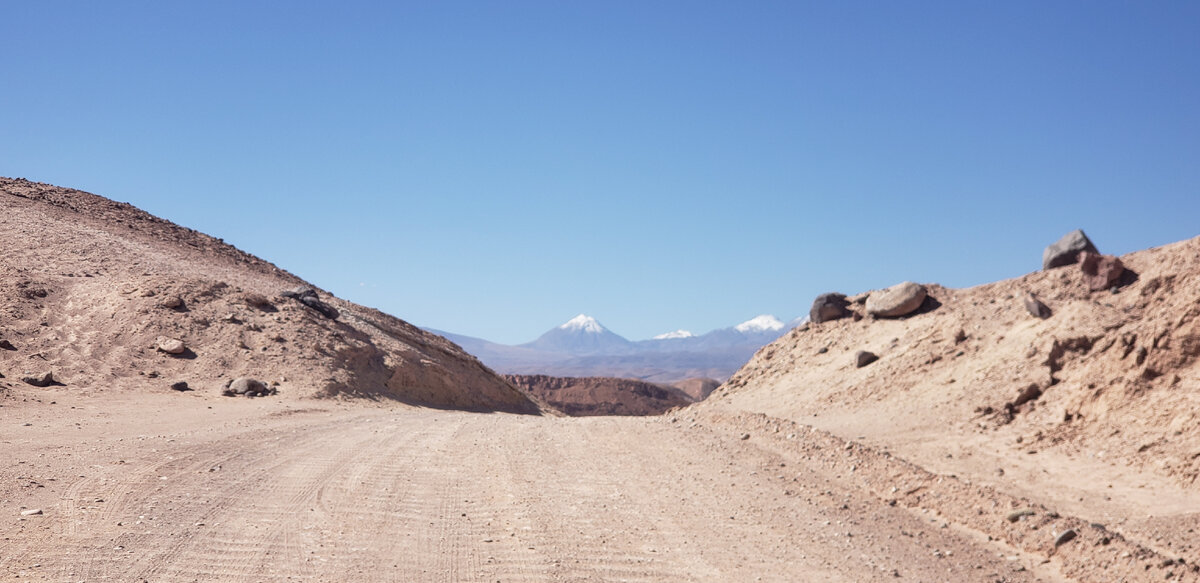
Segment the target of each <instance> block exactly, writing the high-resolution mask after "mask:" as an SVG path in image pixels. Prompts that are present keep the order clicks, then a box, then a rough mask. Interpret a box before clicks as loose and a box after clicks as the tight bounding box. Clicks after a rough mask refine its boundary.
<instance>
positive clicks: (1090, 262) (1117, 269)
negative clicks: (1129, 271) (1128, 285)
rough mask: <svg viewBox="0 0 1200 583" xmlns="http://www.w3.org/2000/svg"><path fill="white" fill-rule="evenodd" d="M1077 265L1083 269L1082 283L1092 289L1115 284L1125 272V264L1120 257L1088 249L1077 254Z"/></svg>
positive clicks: (1104, 287)
mask: <svg viewBox="0 0 1200 583" xmlns="http://www.w3.org/2000/svg"><path fill="white" fill-rule="evenodd" d="M1079 267H1080V269H1082V270H1083V281H1084V283H1086V284H1087V286H1088V289H1090V290H1092V291H1097V290H1102V289H1108V288H1110V287H1113V286H1116V285H1117V284H1119V283H1120V281H1121V276H1122V275H1124V274H1125V265H1124V264H1123V263H1121V260H1120V259H1118V258H1116V257H1113V256H1112V255H1101V254H1099V253H1092V252H1089V251H1084V252H1083V253H1080V254H1079Z"/></svg>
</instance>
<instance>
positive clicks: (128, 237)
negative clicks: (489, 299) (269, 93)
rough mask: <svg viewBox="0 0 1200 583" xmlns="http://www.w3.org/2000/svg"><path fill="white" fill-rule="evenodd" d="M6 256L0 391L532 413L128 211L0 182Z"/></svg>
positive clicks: (436, 346) (261, 267) (448, 354)
mask: <svg viewBox="0 0 1200 583" xmlns="http://www.w3.org/2000/svg"><path fill="white" fill-rule="evenodd" d="M0 248H3V249H4V255H5V257H4V262H3V264H0V318H2V320H0V325H2V327H0V340H3V341H4V343H3V344H0V347H3V349H0V373H2V374H3V375H4V378H0V388H2V387H6V386H12V385H13V384H14V383H18V382H22V381H21V380H20V379H21V378H22V377H38V379H36V380H38V381H50V382H55V383H61V384H65V385H66V386H68V387H70V388H72V389H76V390H79V391H115V390H154V391H166V390H169V388H168V387H170V386H171V385H173V384H175V383H179V382H184V383H186V385H187V388H189V389H194V390H201V391H219V390H221V389H222V388H223V387H224V386H225V385H226V384H227V383H228V382H229V381H230V380H231V379H233V378H236V377H253V378H256V379H259V380H261V381H263V382H264V383H266V384H267V385H268V386H271V387H273V388H275V389H276V390H277V391H278V392H279V393H280V394H281V395H284V396H285V397H286V396H289V395H290V396H297V397H307V396H358V397H366V398H371V399H380V398H383V399H395V400H398V401H402V402H406V403H411V404H418V405H426V406H433V407H446V408H462V409H471V410H488V411H492V410H497V411H512V412H524V413H536V412H537V411H538V406H537V405H535V404H534V402H533V401H531V400H530V398H529V397H528V396H527V395H525V394H524V393H522V392H521V391H520V390H518V389H516V388H515V387H513V386H511V385H510V384H508V383H507V382H505V381H504V380H503V379H501V378H499V377H498V376H496V375H495V374H494V373H492V372H491V371H490V370H488V369H487V368H486V367H484V366H483V365H482V364H481V363H480V362H479V361H478V360H476V359H475V358H474V357H472V356H470V355H468V354H466V353H465V352H463V351H462V350H461V349H460V348H459V347H458V346H456V345H454V344H453V343H451V342H449V341H447V340H446V339H444V338H441V337H439V336H437V335H434V334H431V333H428V332H425V331H423V330H420V329H418V328H416V327H414V326H411V325H409V324H408V323H406V322H404V321H402V320H399V319H397V318H394V317H392V316H389V315H387V314H384V313H382V312H379V311H377V310H373V309H370V308H365V307H363V306H359V305H356V304H352V303H349V302H346V301H343V300H340V299H338V298H335V297H332V296H330V295H329V294H327V293H325V292H321V291H319V290H316V291H317V294H316V296H315V298H316V301H315V302H313V301H309V303H308V304H306V303H303V302H302V301H299V300H298V299H296V298H290V297H285V296H282V295H280V294H281V293H282V292H285V291H286V290H289V289H292V288H297V287H311V286H310V285H309V284H307V283H305V282H304V281H302V280H300V279H299V278H297V277H296V276H294V275H292V274H290V273H287V272H285V271H283V270H281V269H279V268H277V267H275V266H274V265H272V264H270V263H268V262H266V261H263V260H261V259H259V258H257V257H254V256H252V255H249V254H247V253H244V252H242V251H239V250H238V249H236V248H234V247H232V246H230V245H227V244H225V243H223V242H222V241H220V240H218V239H214V238H212V237H209V236H207V235H204V234H202V233H198V232H196V231H194V230H191V229H187V228H183V227H180V226H177V225H175V224H172V223H170V222H168V221H165V220H163V219H160V218H157V217H154V216H152V215H149V214H147V213H145V212H143V211H140V210H138V209H136V208H134V207H132V206H130V205H128V204H124V203H118V202H113V201H111V200H108V199H105V198H103V197H100V196H96V195H93V194H89V193H85V192H81V191H78V190H71V189H67V188H60V187H55V186H51V185H47V184H41V183H36V182H29V181H26V180H23V179H7V178H0ZM314 308H326V312H325V313H322V311H321V310H320V309H314ZM327 308H332V309H331V310H329V309H327ZM331 315H333V316H336V317H334V318H331V317H329V316H331ZM175 341H179V343H176V342H175ZM172 344H175V346H171V345H172ZM179 344H182V346H180V345H179ZM27 373H28V374H27ZM46 373H50V374H51V375H52V377H51V379H45V378H44V375H45V374H46ZM30 380H35V379H32V378H31V379H30ZM39 384H40V383H39ZM176 388H177V389H182V388H184V387H183V386H182V385H176Z"/></svg>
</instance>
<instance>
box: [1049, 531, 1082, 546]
mask: <svg viewBox="0 0 1200 583" xmlns="http://www.w3.org/2000/svg"><path fill="white" fill-rule="evenodd" d="M1078 535H1079V533H1077V532H1075V529H1073V528H1069V529H1067V530H1066V532H1063V533H1062V534H1060V535H1058V536H1057V537H1056V538H1055V539H1054V546H1056V547H1057V546H1061V545H1063V544H1066V543H1068V542H1071V541H1072V540H1074V539H1075V537H1076V536H1078Z"/></svg>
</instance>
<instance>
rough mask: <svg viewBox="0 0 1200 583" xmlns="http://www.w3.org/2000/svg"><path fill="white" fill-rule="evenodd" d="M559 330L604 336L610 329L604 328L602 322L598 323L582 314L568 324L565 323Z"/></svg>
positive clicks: (567, 322) (568, 321)
mask: <svg viewBox="0 0 1200 583" xmlns="http://www.w3.org/2000/svg"><path fill="white" fill-rule="evenodd" d="M558 329H559V330H579V331H582V332H588V333H591V334H602V333H604V332H607V331H608V329H607V328H605V327H604V326H601V325H600V322H597V321H596V319H595V318H593V317H591V316H588V315H586V314H580V315H578V316H575V317H574V318H571V319H570V320H567V321H566V323H564V324H563V325H562V326H559V327H558Z"/></svg>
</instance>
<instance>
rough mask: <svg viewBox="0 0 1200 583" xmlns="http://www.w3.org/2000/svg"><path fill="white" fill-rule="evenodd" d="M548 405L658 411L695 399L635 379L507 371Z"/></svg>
mask: <svg viewBox="0 0 1200 583" xmlns="http://www.w3.org/2000/svg"><path fill="white" fill-rule="evenodd" d="M504 378H505V379H507V380H508V381H509V382H511V383H512V384H514V385H516V386H518V387H521V388H523V389H525V390H526V391H529V392H530V393H531V394H533V395H534V396H536V397H537V398H539V399H540V400H542V401H543V402H545V403H546V404H547V405H549V406H551V407H553V408H555V409H557V410H559V411H561V412H563V413H565V414H567V415H570V416H572V417H583V416H590V415H658V414H660V413H663V412H665V411H667V410H669V409H673V408H675V407H682V406H684V405H690V404H692V403H693V402H695V399H691V398H689V397H688V396H687V394H685V393H684V392H683V391H681V390H679V389H676V388H674V387H664V386H661V385H656V384H652V383H647V382H643V381H639V380H634V379H614V378H605V377H583V378H573V377H551V376H546V375H504Z"/></svg>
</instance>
